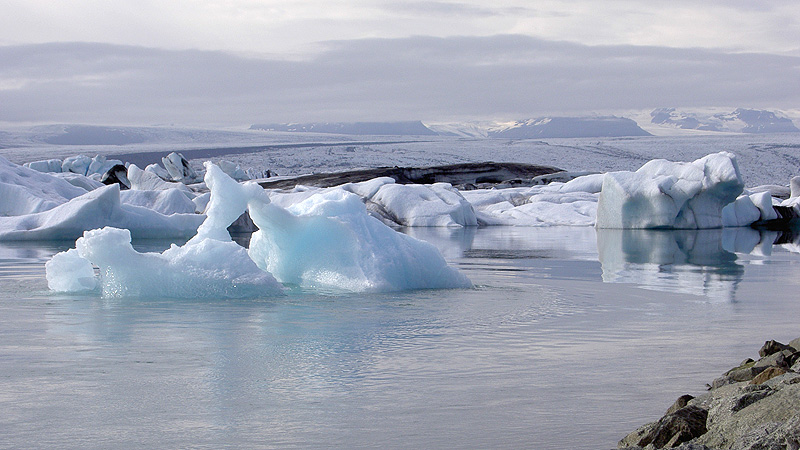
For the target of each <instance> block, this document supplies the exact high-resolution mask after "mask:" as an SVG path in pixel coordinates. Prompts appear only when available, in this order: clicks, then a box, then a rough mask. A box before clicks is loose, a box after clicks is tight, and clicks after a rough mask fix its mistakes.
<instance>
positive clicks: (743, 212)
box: [722, 195, 761, 227]
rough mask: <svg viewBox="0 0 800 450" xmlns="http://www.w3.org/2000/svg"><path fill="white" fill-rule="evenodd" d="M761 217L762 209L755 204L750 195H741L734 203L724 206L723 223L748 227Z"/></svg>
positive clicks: (729, 225) (730, 225) (728, 225)
mask: <svg viewBox="0 0 800 450" xmlns="http://www.w3.org/2000/svg"><path fill="white" fill-rule="evenodd" d="M759 217H761V210H759V209H758V207H757V206H756V205H755V204H753V200H752V198H750V196H749V195H740V196H739V197H738V198H737V199H736V200H735V201H734V202H733V203H728V204H727V205H725V207H724V208H722V225H723V226H726V227H746V226H748V225H750V224H751V223H753V222H756V221H757V220H758V219H759Z"/></svg>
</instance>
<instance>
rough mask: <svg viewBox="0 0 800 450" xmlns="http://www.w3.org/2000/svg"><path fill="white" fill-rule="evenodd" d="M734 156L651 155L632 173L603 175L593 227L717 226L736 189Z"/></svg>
mask: <svg viewBox="0 0 800 450" xmlns="http://www.w3.org/2000/svg"><path fill="white" fill-rule="evenodd" d="M743 188H744V182H743V181H742V177H741V175H740V172H739V167H738V165H737V163H736V157H735V156H734V155H732V154H730V153H727V152H721V153H716V154H711V155H708V156H706V157H703V158H700V159H698V160H696V161H694V162H691V163H679V162H670V161H666V160H653V161H650V162H648V163H646V164H645V165H644V166H642V167H641V168H640V169H639V170H637V171H636V172H610V173H607V174H606V175H605V177H604V178H603V189H602V191H601V192H600V197H599V200H598V206H597V227H598V228H679V229H680V228H689V229H691V228H719V227H722V225H723V221H722V208H723V207H724V206H725V205H727V204H728V203H731V202H733V201H734V200H736V198H737V197H738V196H739V194H741V193H742V190H743Z"/></svg>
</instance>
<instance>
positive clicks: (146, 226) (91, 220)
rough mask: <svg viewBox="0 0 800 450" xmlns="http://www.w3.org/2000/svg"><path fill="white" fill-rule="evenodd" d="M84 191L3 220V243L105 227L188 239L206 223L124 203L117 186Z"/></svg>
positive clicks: (75, 234) (145, 235)
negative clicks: (50, 206)
mask: <svg viewBox="0 0 800 450" xmlns="http://www.w3.org/2000/svg"><path fill="white" fill-rule="evenodd" d="M59 181H63V180H59ZM65 183H66V182H65ZM67 185H69V183H67ZM69 186H70V187H72V185H69ZM75 189H79V188H75ZM81 192H84V194H83V195H81V196H79V197H75V198H73V199H72V200H70V201H68V202H66V203H63V204H60V205H58V206H56V207H54V208H52V209H49V210H46V211H42V212H38V213H34V214H26V215H20V216H11V217H0V240H52V239H75V238H76V237H78V236H81V234H82V233H83V232H84V231H86V230H90V229H94V228H101V227H105V226H113V227H119V228H127V229H129V230H130V232H131V233H132V234H133V235H134V236H135V237H138V238H175V237H188V236H192V235H193V234H194V233H195V231H196V230H197V227H198V226H199V225H200V224H201V223H202V221H203V216H202V215H200V214H172V215H169V216H166V215H164V214H160V213H158V212H156V211H153V210H151V209H148V208H143V207H140V206H134V205H126V204H123V203H122V202H121V201H120V188H119V185H118V184H112V185H108V186H104V187H101V188H98V189H95V190H93V191H91V192H85V191H83V190H81Z"/></svg>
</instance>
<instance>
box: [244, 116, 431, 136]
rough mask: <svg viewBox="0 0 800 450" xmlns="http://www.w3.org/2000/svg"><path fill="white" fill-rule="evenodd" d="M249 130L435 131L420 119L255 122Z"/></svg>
mask: <svg viewBox="0 0 800 450" xmlns="http://www.w3.org/2000/svg"><path fill="white" fill-rule="evenodd" d="M250 129H251V130H265V131H286V132H299V133H331V134H350V135H359V136H435V135H437V133H436V132H435V131H433V130H431V129H430V128H428V127H426V126H425V125H424V124H423V123H422V122H420V121H418V120H417V121H410V122H353V123H346V122H310V123H271V124H255V125H253V126H251V127H250Z"/></svg>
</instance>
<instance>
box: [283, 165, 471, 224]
mask: <svg viewBox="0 0 800 450" xmlns="http://www.w3.org/2000/svg"><path fill="white" fill-rule="evenodd" d="M341 190H344V191H347V192H352V193H354V194H356V195H358V196H359V197H361V199H362V202H364V203H365V204H366V207H367V210H368V211H369V212H370V213H371V214H372V215H374V216H375V217H377V218H378V219H380V220H381V221H383V222H384V223H386V224H388V225H390V226H410V227H463V226H476V225H477V223H478V222H477V218H476V217H475V212H474V210H473V209H472V205H470V204H469V202H468V201H467V200H466V199H465V198H464V197H463V196H462V195H461V193H460V192H458V191H457V190H456V189H454V188H453V187H452V186H451V185H449V184H447V183H435V184H432V185H422V184H413V185H409V184H396V183H395V181H394V180H393V179H392V178H388V177H381V178H374V179H372V180H369V181H364V182H361V183H347V184H343V185H341V186H338V187H332V188H326V189H320V188H314V187H308V186H297V187H296V188H295V189H293V190H292V191H291V192H289V193H285V192H272V193H271V194H270V197H271V199H272V201H273V202H274V203H275V204H276V205H279V206H282V207H290V206H291V205H293V204H295V203H299V202H302V201H304V200H306V199H308V198H309V197H311V196H313V195H316V194H319V193H322V192H332V191H341Z"/></svg>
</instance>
